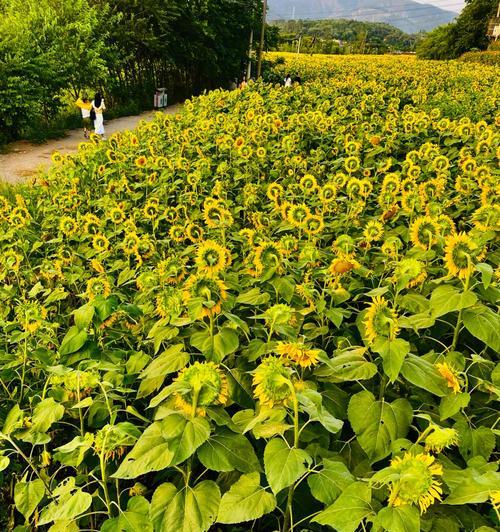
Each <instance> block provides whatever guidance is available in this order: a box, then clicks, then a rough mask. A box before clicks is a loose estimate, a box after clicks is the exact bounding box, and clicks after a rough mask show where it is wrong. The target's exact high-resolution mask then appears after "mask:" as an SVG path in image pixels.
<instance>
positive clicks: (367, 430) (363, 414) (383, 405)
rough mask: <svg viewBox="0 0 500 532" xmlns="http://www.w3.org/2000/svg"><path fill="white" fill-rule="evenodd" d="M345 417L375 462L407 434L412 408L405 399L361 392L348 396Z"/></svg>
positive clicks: (411, 417) (388, 452) (386, 454)
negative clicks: (376, 396) (349, 397)
mask: <svg viewBox="0 0 500 532" xmlns="http://www.w3.org/2000/svg"><path fill="white" fill-rule="evenodd" d="M348 418H349V421H350V423H351V425H352V428H353V429H354V432H355V433H356V436H357V438H358V441H359V444H360V445H361V447H362V448H363V450H364V451H365V452H366V454H367V455H368V457H369V458H370V460H371V461H372V462H377V461H378V460H381V459H382V458H385V457H386V456H388V455H389V454H390V453H391V444H392V443H393V442H394V441H396V440H397V439H399V438H404V437H405V436H406V434H407V433H408V429H409V428H410V423H411V420H412V419H413V410H412V408H411V405H410V403H409V402H408V401H407V400H406V399H396V400H395V401H394V402H392V403H388V402H386V401H384V400H382V401H376V400H375V397H374V396H373V394H372V393H371V392H369V391H364V392H359V393H357V394H356V395H354V396H353V397H352V398H351V400H350V402H349V408H348Z"/></svg>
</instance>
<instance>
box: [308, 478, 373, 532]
mask: <svg viewBox="0 0 500 532" xmlns="http://www.w3.org/2000/svg"><path fill="white" fill-rule="evenodd" d="M371 497H372V492H371V489H370V487H369V486H368V485H367V484H365V483H363V482H354V483H353V484H350V485H349V486H347V488H346V489H345V490H344V491H343V492H342V494H341V495H340V497H339V498H338V499H337V500H336V501H335V502H334V503H333V504H332V505H331V506H329V507H328V508H327V509H326V510H323V511H322V512H320V513H319V514H318V515H317V516H316V517H314V518H313V519H312V521H313V522H315V523H319V524H320V525H328V526H331V527H332V528H333V529H335V530H336V531H337V532H355V531H356V530H358V527H359V524H360V523H361V521H362V520H363V519H365V518H366V517H368V516H369V515H371V514H373V510H372V508H371V506H370V502H371Z"/></svg>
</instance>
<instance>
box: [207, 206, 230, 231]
mask: <svg viewBox="0 0 500 532" xmlns="http://www.w3.org/2000/svg"><path fill="white" fill-rule="evenodd" d="M203 218H204V220H205V223H206V224H207V227H210V228H211V229H214V228H217V227H224V226H230V225H231V224H232V223H233V217H232V215H231V213H230V212H229V211H228V210H227V209H225V208H224V207H222V206H221V205H219V204H218V203H214V204H207V203H205V205H204V207H203Z"/></svg>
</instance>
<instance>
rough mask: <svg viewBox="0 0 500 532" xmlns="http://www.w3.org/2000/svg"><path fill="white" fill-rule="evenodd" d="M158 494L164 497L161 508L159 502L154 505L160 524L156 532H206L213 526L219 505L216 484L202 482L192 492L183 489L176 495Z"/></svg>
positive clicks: (188, 487) (156, 517)
mask: <svg viewBox="0 0 500 532" xmlns="http://www.w3.org/2000/svg"><path fill="white" fill-rule="evenodd" d="M170 486H172V485H171V484H170ZM161 494H162V495H166V497H165V499H164V501H163V503H164V504H163V508H161V506H160V505H161V502H160V501H155V503H156V505H155V509H154V512H155V513H154V517H155V519H156V522H157V523H159V526H158V527H155V528H156V529H157V530H158V531H159V532H205V531H206V530H208V529H209V528H210V527H211V526H212V525H213V524H214V523H215V520H216V518H217V513H218V511H219V504H220V490H219V486H217V484H216V483H215V482H213V481H211V480H205V481H203V482H201V483H200V484H198V485H196V486H195V487H194V488H192V487H190V486H185V487H183V488H182V489H180V490H179V491H176V493H175V494H173V492H172V489H171V488H166V489H164V490H162V492H161ZM152 511H153V510H152ZM160 516H161V521H160Z"/></svg>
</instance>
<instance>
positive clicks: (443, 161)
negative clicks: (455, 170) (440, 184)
mask: <svg viewBox="0 0 500 532" xmlns="http://www.w3.org/2000/svg"><path fill="white" fill-rule="evenodd" d="M449 167H450V161H449V160H448V157H445V156H444V155H438V156H437V157H436V158H435V159H434V160H433V161H432V169H433V170H435V171H436V172H438V173H440V172H445V171H446V170H448V168H449Z"/></svg>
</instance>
